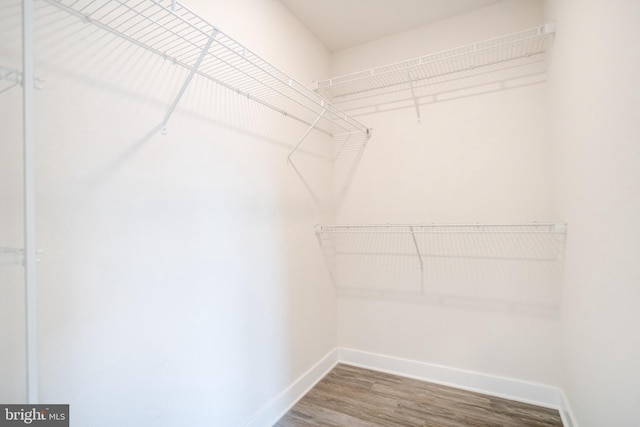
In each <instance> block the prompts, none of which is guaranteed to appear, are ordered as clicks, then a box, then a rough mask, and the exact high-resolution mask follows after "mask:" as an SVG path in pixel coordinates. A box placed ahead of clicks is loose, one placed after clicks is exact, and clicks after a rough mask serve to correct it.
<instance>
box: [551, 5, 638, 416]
mask: <svg viewBox="0 0 640 427" xmlns="http://www.w3.org/2000/svg"><path fill="white" fill-rule="evenodd" d="M546 6H547V8H548V13H549V17H550V18H551V19H555V20H557V23H558V33H557V36H556V43H555V47H554V52H553V60H552V68H551V71H550V81H549V84H550V93H551V101H552V103H551V105H552V110H551V112H552V117H553V142H554V145H555V147H556V149H557V178H556V182H557V189H558V191H557V201H558V209H559V211H560V214H561V215H562V216H563V217H564V218H565V219H566V220H567V221H568V222H569V224H570V226H569V227H570V232H569V238H568V240H567V249H566V267H565V284H564V295H563V303H562V344H563V346H562V353H563V365H562V372H563V377H562V387H563V389H564V390H565V392H566V394H567V396H568V398H569V401H570V403H571V405H572V407H573V410H574V413H575V416H576V419H577V421H578V423H579V425H580V426H581V427H596V426H604V425H615V426H635V425H637V424H638V417H637V406H638V402H640V392H639V391H638V382H639V381H640V369H639V367H638V360H640V340H638V336H640V314H639V312H638V307H637V302H638V301H640V287H639V286H638V283H640V266H639V263H638V254H640V226H639V224H638V218H640V197H639V195H638V194H639V193H638V188H639V187H638V183H640V167H638V166H639V165H640V144H639V143H638V141H639V140H640V128H639V127H638V123H639V121H640V88H639V86H638V84H637V76H638V75H640V51H638V49H635V48H633V47H631V44H630V43H629V41H630V40H638V38H639V37H640V28H638V25H637V23H638V21H639V20H640V4H639V3H638V2H635V1H613V2H611V1H592V2H581V1H571V0H570V1H549V2H547V4H546Z"/></svg>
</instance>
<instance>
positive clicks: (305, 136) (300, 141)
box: [287, 103, 327, 164]
mask: <svg viewBox="0 0 640 427" xmlns="http://www.w3.org/2000/svg"><path fill="white" fill-rule="evenodd" d="M323 104H324V103H323ZM326 112H327V109H326V108H325V109H324V110H322V112H321V113H320V115H319V116H318V117H317V118H316V119H315V121H314V122H313V123H312V124H311V126H309V128H308V129H307V131H306V132H305V133H304V135H302V137H301V138H300V139H299V140H298V143H297V144H296V145H295V146H294V147H293V149H292V150H291V152H290V153H289V155H288V156H287V163H289V164H290V163H291V156H292V155H293V153H295V152H296V150H297V149H298V147H300V145H301V144H302V143H303V142H304V140H305V139H306V138H307V136H309V134H310V133H311V131H312V130H313V129H314V128H315V127H316V125H317V124H318V122H319V121H320V119H322V117H323V116H324V114H325V113H326Z"/></svg>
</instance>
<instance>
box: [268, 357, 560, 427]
mask: <svg viewBox="0 0 640 427" xmlns="http://www.w3.org/2000/svg"><path fill="white" fill-rule="evenodd" d="M294 426H295V427H300V426H339V427H352V426H353V427H374V426H385V427H402V426H410V427H417V426H422V427H485V426H492V427H528V426H532V427H533V426H536V427H539V426H540V427H541V426H545V427H550V426H558V427H561V426H562V421H561V420H560V415H559V414H558V411H556V410H552V409H547V408H540V407H537V406H533V405H527V404H525V403H519V402H514V401H511V400H506V399H501V398H498V397H492V396H487V395H484V394H479V393H472V392H468V391H463V390H459V389H455V388H451V387H445V386H441V385H437V384H431V383H426V382H423V381H418V380H412V379H408V378H404V377H398V376H395V375H389V374H384V373H380V372H376V371H370V370H367V369H361V368H356V367H352V366H347V365H337V366H336V367H335V368H334V369H333V370H332V371H331V372H329V374H328V375H327V376H326V377H325V378H324V379H322V380H321V381H320V382H319V383H318V384H317V385H316V386H315V387H314V388H313V389H312V390H311V391H309V393H307V394H306V395H305V396H304V397H303V398H302V399H301V400H300V401H299V402H298V403H297V404H296V405H295V406H294V407H293V408H292V409H291V410H290V411H289V412H288V413H287V414H285V416H284V417H282V418H281V419H280V421H278V422H277V423H276V425H275V426H274V427H294Z"/></svg>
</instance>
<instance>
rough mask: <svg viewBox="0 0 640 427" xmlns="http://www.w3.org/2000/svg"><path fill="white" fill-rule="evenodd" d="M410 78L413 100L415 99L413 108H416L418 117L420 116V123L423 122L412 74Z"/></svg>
mask: <svg viewBox="0 0 640 427" xmlns="http://www.w3.org/2000/svg"><path fill="white" fill-rule="evenodd" d="M408 77H409V87H410V88H411V98H413V106H414V107H415V108H416V115H417V116H418V123H419V122H421V118H420V103H419V102H418V97H417V96H416V91H415V88H414V83H413V78H412V77H411V73H409V75H408Z"/></svg>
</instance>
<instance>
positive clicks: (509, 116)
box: [333, 1, 560, 385]
mask: <svg viewBox="0 0 640 427" xmlns="http://www.w3.org/2000/svg"><path fill="white" fill-rule="evenodd" d="M542 12H543V11H542V4H541V3H538V2H530V1H511V2H501V3H498V4H496V5H494V6H491V7H488V8H485V9H482V10H479V11H476V12H473V13H470V14H468V15H462V16H459V17H456V18H452V19H449V20H446V21H441V22H438V23H435V24H433V25H430V26H427V27H424V28H421V29H417V30H414V31H411V32H408V33H403V34H399V35H397V36H394V37H390V38H386V39H383V40H380V41H378V42H374V43H370V44H367V45H363V46H361V47H356V48H353V49H349V50H348V51H343V52H339V53H337V54H336V55H334V56H333V71H334V72H336V73H337V74H340V73H346V72H352V71H356V70H357V69H358V68H366V67H367V66H373V65H382V64H384V63H386V62H394V61H398V60H401V59H407V58H410V57H412V56H417V55H423V54H426V53H430V52H432V51H433V50H437V49H442V48H453V47H456V46H457V45H459V44H464V43H471V42H474V41H481V40H483V39H486V38H489V37H495V36H498V35H501V34H505V33H510V32H513V31H516V30H521V29H526V28H529V27H533V26H537V25H541V24H543V23H544V21H543V14H542ZM400 55H403V57H400ZM538 77H540V76H538ZM542 77H544V76H542ZM543 81H544V78H541V79H539V80H535V81H527V82H520V83H518V84H515V85H511V82H507V81H504V82H503V81H497V82H493V83H492V84H491V85H488V86H487V87H486V88H485V90H482V91H481V92H473V91H470V92H460V93H457V94H456V95H455V96H442V97H440V96H436V97H431V96H425V97H423V98H421V99H420V100H419V102H420V103H421V105H420V113H421V121H420V122H418V121H417V120H416V119H417V116H416V111H415V109H414V107H413V102H409V103H408V105H405V106H403V107H398V108H389V109H388V111H386V112H380V113H372V114H364V115H362V116H361V120H362V121H363V122H365V123H367V124H369V125H370V126H372V127H373V137H372V138H371V141H370V142H369V144H368V147H367V151H366V152H365V154H364V156H363V158H362V161H361V163H360V167H359V169H358V171H357V173H356V175H355V178H354V180H353V183H352V185H351V187H350V189H349V192H348V194H347V195H346V197H345V199H344V201H343V202H342V204H341V205H340V206H339V208H338V212H337V223H339V224H385V223H390V224H405V223H409V224H411V223H425V224H428V223H486V224H510V223H523V222H533V221H556V220H558V218H557V216H556V213H555V209H554V206H553V193H552V189H553V182H552V172H553V163H552V153H553V151H552V147H551V146H550V144H549V135H548V115H547V101H548V99H547V93H546V90H545V83H544V82H543ZM385 108H386V106H385ZM476 243H477V242H476ZM476 243H474V241H471V240H466V241H464V242H463V243H462V244H463V245H465V244H466V245H470V246H468V247H467V249H469V251H471V252H473V251H474V250H476V249H477V248H476V247H474V246H473V245H475V244H476ZM462 249H464V248H462ZM365 252H366V251H365ZM432 255H433V256H435V257H440V258H439V259H442V257H446V256H448V255H451V254H447V253H434V254H432ZM512 255H513V254H512ZM512 255H511V256H512ZM434 259H435V258H434ZM454 261H455V260H454ZM495 261H496V263H497V264H500V263H501V262H504V263H505V265H506V263H508V262H509V261H507V260H495ZM363 264H364V262H363ZM426 264H427V265H425V267H424V268H425V269H428V268H429V265H428V261H427V263H426ZM364 268H366V266H365V267H364ZM500 268H502V267H500ZM467 273H468V274H467ZM464 274H465V275H467V276H469V277H471V278H469V280H468V282H469V283H471V282H473V278H472V276H473V271H470V272H466V273H464ZM436 276H437V274H436ZM513 280H514V281H513V283H512V285H513V287H514V288H515V287H521V288H522V293H521V295H519V297H518V298H519V303H518V304H512V302H513V301H512V300H511V299H510V298H508V297H506V295H503V294H502V293H501V292H500V291H496V289H494V287H492V286H491V283H486V282H485V283H478V286H477V287H475V288H474V287H473V286H471V285H469V286H468V287H467V288H466V289H463V290H460V289H452V290H451V291H452V292H449V291H450V290H449V289H445V288H442V287H437V289H436V290H435V291H434V290H433V289H432V288H431V287H430V284H429V283H425V290H426V293H427V294H429V298H424V297H422V296H421V295H420V294H418V295H411V294H410V293H407V294H406V295H403V294H402V292H400V295H397V292H396V295H393V294H394V289H393V286H391V288H390V289H385V290H383V291H382V292H373V293H372V294H371V295H368V296H367V297H364V296H362V295H358V294H357V292H349V293H348V294H346V293H344V292H342V293H341V298H340V300H339V345H340V346H341V347H344V348H352V349H356V350H362V351H367V352H373V353H378V354H384V355H390V356H395V357H401V358H407V359H411V360H417V361H423V362H427V363H434V364H440V365H445V366H449V367H454V368H460V369H466V370H472V371H476V372H482V373H486V374H490V375H500V376H504V377H512V378H518V379H520V380H525V381H532V382H539V383H544V384H549V385H555V384H557V382H558V374H559V373H558V363H559V358H558V351H557V349H558V341H557V339H558V325H559V321H558V313H559V295H560V289H559V286H557V285H556V287H555V289H554V290H553V292H554V296H552V297H550V298H548V299H545V300H544V301H533V300H529V299H528V297H527V296H526V295H527V294H529V293H530V292H535V291H536V289H535V288H537V287H545V286H548V285H549V284H548V283H545V282H529V283H526V284H525V283H519V282H517V281H518V280H519V279H518V278H517V276H516V278H514V279H513ZM340 285H341V286H342V285H345V286H346V287H348V286H349V284H348V283H342V284H340ZM483 287H484V288H483ZM495 288H497V287H495ZM451 294H455V297H454V298H450V296H451ZM503 297H504V298H503ZM538 303H541V304H538Z"/></svg>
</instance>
